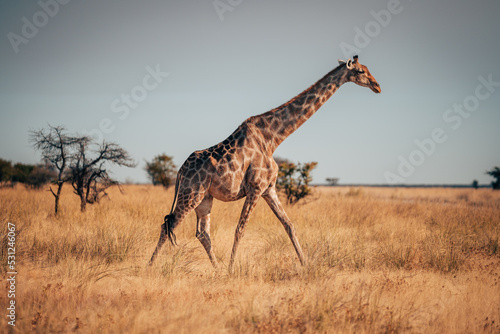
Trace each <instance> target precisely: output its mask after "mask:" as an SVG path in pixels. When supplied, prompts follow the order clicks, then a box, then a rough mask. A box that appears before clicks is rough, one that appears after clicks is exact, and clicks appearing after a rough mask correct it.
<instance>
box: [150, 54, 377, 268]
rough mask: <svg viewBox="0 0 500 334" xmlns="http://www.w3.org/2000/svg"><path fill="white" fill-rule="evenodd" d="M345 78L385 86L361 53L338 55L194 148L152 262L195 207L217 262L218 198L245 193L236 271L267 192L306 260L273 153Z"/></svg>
mask: <svg viewBox="0 0 500 334" xmlns="http://www.w3.org/2000/svg"><path fill="white" fill-rule="evenodd" d="M346 82H354V83H355V84H357V85H359V86H363V87H368V88H370V89H371V90H372V91H373V92H375V93H380V92H381V89H380V86H379V84H378V83H377V81H376V80H375V78H374V77H373V76H372V75H371V74H370V71H369V70H368V68H367V67H366V66H365V65H362V64H360V63H359V62H358V56H354V57H353V59H352V60H351V59H348V60H347V62H344V61H343V60H340V59H339V66H337V67H336V68H335V69H333V70H332V71H330V72H329V73H327V74H326V75H325V76H324V77H323V78H321V79H320V80H318V81H317V82H316V83H315V84H313V85H312V86H310V87H309V88H308V89H306V90H304V91H303V92H302V93H300V94H299V95H297V96H295V97H294V98H292V99H291V100H290V101H288V102H286V103H284V104H282V105H281V106H279V107H277V108H275V109H272V110H270V111H268V112H266V113H263V114H260V115H257V116H252V117H250V118H248V119H247V120H245V121H244V122H243V123H242V124H241V125H240V126H239V127H238V128H237V129H236V130H235V131H234V132H233V133H232V134H231V135H230V136H229V137H228V138H226V139H225V140H224V141H222V142H220V143H219V144H217V145H214V146H212V147H209V148H207V149H205V150H200V151H195V152H193V153H192V154H191V155H190V156H189V157H188V158H187V160H186V161H185V162H184V164H183V165H182V166H181V168H180V169H179V172H178V173H177V180H176V184H175V195H174V202H173V203H172V209H171V212H170V214H168V215H167V216H165V219H164V223H163V224H162V225H161V231H160V239H159V240H158V244H157V246H156V248H155V250H154V252H153V255H152V257H151V260H150V264H152V263H153V261H154V260H155V258H156V256H157V254H158V252H159V250H160V249H161V247H162V245H163V244H164V243H165V241H166V240H167V239H169V240H170V242H172V244H175V234H174V232H173V231H174V229H175V228H176V227H177V226H178V225H179V224H180V223H181V222H182V221H183V220H184V218H185V217H186V216H187V215H188V214H189V213H190V212H192V211H193V210H194V211H195V212H196V217H197V223H196V237H197V238H198V240H199V241H200V242H201V244H202V245H203V247H204V248H205V250H206V252H207V254H208V257H209V259H210V261H211V262H212V264H213V266H214V267H217V261H216V259H215V255H214V252H213V249H212V243H211V240H210V212H211V209H212V202H213V199H214V198H215V199H218V200H221V201H224V202H229V201H236V200H239V199H241V198H244V197H245V198H246V199H245V202H244V204H243V209H242V211H241V216H240V219H239V221H238V225H237V227H236V232H235V236H234V244H233V248H232V252H231V258H230V260H229V266H228V268H229V271H232V268H233V265H234V260H235V257H236V253H237V249H238V244H239V241H240V240H241V238H242V237H243V233H244V230H245V226H246V224H247V222H248V219H249V217H250V215H251V213H252V211H253V209H254V208H255V206H256V204H257V201H258V200H259V199H260V198H261V197H262V198H264V200H265V201H266V203H267V204H268V205H269V207H270V208H271V210H272V211H273V212H274V214H275V215H276V217H277V218H278V219H279V221H280V222H281V224H282V225H283V227H284V228H285V231H286V233H287V234H288V236H289V237H290V240H291V242H292V245H293V247H294V248H295V251H296V253H297V256H298V258H299V261H300V263H301V264H302V265H304V264H305V257H304V253H303V251H302V248H301V246H300V243H299V241H298V239H297V236H296V232H295V227H294V226H293V224H292V221H291V220H290V218H289V217H288V215H287V214H286V212H285V210H284V209H283V206H282V204H281V202H280V200H279V198H278V193H277V191H276V179H277V176H278V165H277V164H276V162H275V161H274V159H273V153H274V151H275V150H276V148H277V147H278V146H279V145H280V144H281V143H282V142H283V140H285V139H286V138H287V137H288V136H289V135H290V134H292V133H293V132H294V131H295V130H297V129H298V128H299V127H300V126H301V125H302V124H304V122H305V121H307V120H308V119H309V118H310V117H311V116H312V115H313V114H314V113H315V112H316V111H317V110H318V109H319V108H320V107H321V106H322V105H323V104H324V103H325V102H326V101H327V100H328V99H329V98H330V97H331V96H332V95H333V94H334V93H335V92H336V91H337V90H338V89H339V88H340V86H342V85H343V84H344V83H346Z"/></svg>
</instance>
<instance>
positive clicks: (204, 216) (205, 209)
mask: <svg viewBox="0 0 500 334" xmlns="http://www.w3.org/2000/svg"><path fill="white" fill-rule="evenodd" d="M212 202H213V197H212V196H211V195H207V196H205V198H204V199H203V201H202V202H201V203H200V205H198V207H197V208H196V209H195V211H196V218H197V220H196V238H198V240H199V241H200V243H201V244H202V245H203V248H205V251H206V252H207V255H208V258H209V259H210V262H212V265H213V266H214V268H215V269H217V261H216V260H215V255H214V252H213V250H212V242H211V240H210V211H211V209H212Z"/></svg>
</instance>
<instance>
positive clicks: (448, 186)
mask: <svg viewBox="0 0 500 334" xmlns="http://www.w3.org/2000/svg"><path fill="white" fill-rule="evenodd" d="M313 186H315V187H373V188H476V187H475V186H474V185H472V184H361V183H346V184H336V185H330V184H314V185H313ZM477 188H491V184H480V185H477Z"/></svg>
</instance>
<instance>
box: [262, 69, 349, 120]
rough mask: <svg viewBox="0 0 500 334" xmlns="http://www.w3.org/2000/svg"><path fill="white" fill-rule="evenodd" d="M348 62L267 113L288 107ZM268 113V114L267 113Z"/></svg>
mask: <svg viewBox="0 0 500 334" xmlns="http://www.w3.org/2000/svg"><path fill="white" fill-rule="evenodd" d="M345 65H346V64H345V63H343V64H340V65H338V66H337V67H335V68H334V69H333V70H331V71H330V72H328V73H327V74H325V75H324V76H323V77H322V78H321V79H319V80H318V81H316V82H315V83H313V84H312V85H311V86H310V87H309V88H307V89H306V90H304V91H303V92H301V93H299V94H298V95H296V96H295V97H293V98H292V99H291V100H289V101H288V102H285V103H283V104H282V105H280V106H279V107H276V108H274V109H271V110H270V111H268V112H267V113H273V112H276V111H278V110H281V109H283V108H286V107H287V106H289V105H290V104H292V103H294V102H295V101H297V100H298V99H300V98H301V97H302V96H304V95H307V94H308V93H309V92H310V91H311V89H312V88H313V87H314V86H315V85H316V84H317V83H318V82H320V81H321V80H323V79H325V78H326V77H328V76H330V75H332V74H333V73H334V72H336V71H339V70H340V68H342V67H343V66H345ZM267 113H266V114H267Z"/></svg>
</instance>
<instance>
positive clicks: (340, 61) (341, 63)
mask: <svg viewBox="0 0 500 334" xmlns="http://www.w3.org/2000/svg"><path fill="white" fill-rule="evenodd" d="M337 61H338V62H339V65H343V64H345V61H343V60H342V59H339V60H337Z"/></svg>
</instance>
